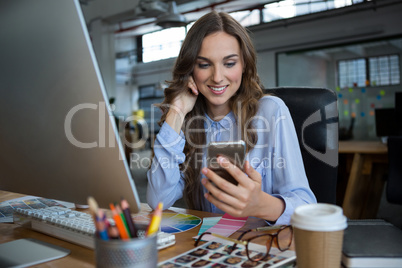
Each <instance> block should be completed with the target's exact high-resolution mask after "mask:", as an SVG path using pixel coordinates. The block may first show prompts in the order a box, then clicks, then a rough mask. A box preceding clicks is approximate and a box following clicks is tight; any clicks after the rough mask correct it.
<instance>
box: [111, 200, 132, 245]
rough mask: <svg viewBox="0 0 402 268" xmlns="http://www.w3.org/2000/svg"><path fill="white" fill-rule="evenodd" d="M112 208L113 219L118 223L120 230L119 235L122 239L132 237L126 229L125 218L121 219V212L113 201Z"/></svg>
mask: <svg viewBox="0 0 402 268" xmlns="http://www.w3.org/2000/svg"><path fill="white" fill-rule="evenodd" d="M109 206H110V210H111V211H112V216H113V220H114V222H115V224H116V227H117V229H118V230H119V235H120V238H121V239H130V236H129V235H128V233H127V231H126V227H125V226H124V223H123V220H122V219H121V216H120V214H118V213H117V212H116V208H115V206H114V205H113V204H112V203H111V204H110V205H109Z"/></svg>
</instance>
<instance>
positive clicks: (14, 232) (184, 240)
mask: <svg viewBox="0 0 402 268" xmlns="http://www.w3.org/2000/svg"><path fill="white" fill-rule="evenodd" d="M22 196H24V195H21V194H16V193H10V192H5V191H1V190H0V202H3V201H7V200H11V199H14V198H18V197H22ZM169 211H174V212H177V213H185V214H192V215H195V216H198V217H200V218H204V217H214V216H215V217H216V216H221V215H217V214H213V213H209V212H203V211H197V210H188V209H181V208H171V209H169ZM149 212H151V209H150V207H149V206H148V205H146V204H141V212H140V213H149ZM264 225H266V223H265V222H264V221H263V220H260V219H256V218H251V219H248V220H247V222H246V225H245V226H244V227H243V228H242V229H241V230H246V229H249V228H255V227H258V226H264ZM200 227H201V225H199V226H197V227H195V228H193V229H191V230H189V231H185V232H182V233H178V234H176V244H175V245H174V246H172V247H169V248H166V249H162V250H160V251H158V262H161V261H164V260H167V259H170V258H172V257H174V256H177V255H179V254H181V253H184V252H186V251H188V250H190V249H192V248H194V240H193V239H192V237H193V236H196V235H197V234H198V231H199V229H200ZM236 235H238V233H235V234H234V236H235V237H236ZM21 238H35V239H38V240H42V241H45V242H48V243H51V244H54V245H58V246H60V247H64V248H67V249H69V250H71V253H70V255H68V256H67V257H64V258H61V259H57V260H54V261H50V262H45V263H43V264H41V265H38V266H35V267H66V268H70V267H95V253H94V250H91V249H87V248H84V247H81V246H78V245H75V244H72V243H69V242H66V241H63V240H60V239H57V238H54V237H51V236H48V235H45V234H42V233H39V232H36V231H32V230H30V229H27V228H24V227H20V226H19V225H17V224H13V223H0V243H5V242H9V241H13V240H17V239H21Z"/></svg>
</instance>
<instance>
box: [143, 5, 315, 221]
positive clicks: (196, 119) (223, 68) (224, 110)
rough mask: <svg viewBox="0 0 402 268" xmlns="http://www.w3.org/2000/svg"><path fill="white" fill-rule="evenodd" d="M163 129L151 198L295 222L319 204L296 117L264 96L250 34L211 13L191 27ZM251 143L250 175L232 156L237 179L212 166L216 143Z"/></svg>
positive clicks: (150, 183)
mask: <svg viewBox="0 0 402 268" xmlns="http://www.w3.org/2000/svg"><path fill="white" fill-rule="evenodd" d="M160 107H161V109H162V112H163V115H162V118H161V122H160V123H161V129H160V132H159V133H158V135H157V136H156V139H155V144H154V158H153V162H152V166H151V169H150V170H149V171H148V189H147V200H148V203H149V205H150V206H151V207H153V208H155V207H156V206H157V203H158V202H159V201H162V202H164V205H165V208H167V207H170V206H172V205H173V204H174V202H175V201H176V200H178V199H180V198H181V197H184V200H185V201H186V203H187V205H188V207H189V208H192V209H198V210H205V211H211V212H217V213H222V212H226V213H229V214H231V215H233V216H238V217H240V216H255V217H259V218H262V219H265V220H266V221H268V222H271V223H276V224H288V223H289V221H290V216H291V214H292V213H293V210H294V209H295V207H297V206H299V205H301V204H305V203H314V202H316V199H315V197H314V194H313V193H312V192H311V190H310V188H309V185H308V181H307V178H306V175H305V171H304V166H303V161H302V157H301V153H300V150H299V144H298V140H297V136H296V132H295V129H294V125H293V121H292V119H291V117H290V114H289V111H288V109H287V107H286V106H285V104H284V103H283V102H282V101H281V100H280V99H279V98H277V97H274V96H264V97H263V92H262V86H261V84H260V79H259V77H258V74H257V67H256V54H255V51H254V47H253V44H252V42H251V39H250V37H249V36H248V33H247V31H246V30H245V28H243V27H242V26H241V25H240V24H239V23H238V22H237V21H236V20H234V19H233V18H232V17H231V16H229V15H228V14H225V13H217V12H211V13H208V14H206V15H204V16H203V17H202V18H200V19H199V20H197V21H196V22H195V24H194V25H193V26H192V27H191V29H190V30H189V32H188V34H187V36H186V38H185V40H184V42H183V45H182V48H181V50H180V53H179V56H178V58H177V60H176V63H175V66H174V69H173V79H172V81H171V82H169V87H168V88H166V89H165V99H164V101H163V103H162V104H161V105H160ZM237 140H244V141H245V142H246V151H247V156H246V160H248V161H246V162H245V164H244V169H243V170H244V172H243V171H242V170H241V169H239V168H237V167H235V166H233V165H232V164H231V163H230V162H229V161H228V160H227V159H225V158H222V157H220V158H218V160H219V161H220V164H221V166H223V167H224V168H226V169H227V171H228V172H229V173H230V174H231V175H232V176H233V177H234V178H235V179H236V180H237V181H238V185H234V184H231V183H229V182H227V181H225V180H224V179H222V178H221V177H219V176H218V175H216V174H215V173H214V172H213V171H211V170H210V169H208V168H207V167H206V146H207V144H208V143H209V142H211V141H237Z"/></svg>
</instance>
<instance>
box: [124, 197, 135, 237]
mask: <svg viewBox="0 0 402 268" xmlns="http://www.w3.org/2000/svg"><path fill="white" fill-rule="evenodd" d="M121 209H122V210H123V213H124V217H125V218H126V221H127V225H128V229H129V231H130V234H131V237H133V238H135V237H138V236H137V227H136V226H135V223H134V221H133V218H131V211H130V206H129V205H128V202H127V200H126V199H122V200H121Z"/></svg>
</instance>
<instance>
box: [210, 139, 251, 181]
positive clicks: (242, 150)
mask: <svg viewBox="0 0 402 268" xmlns="http://www.w3.org/2000/svg"><path fill="white" fill-rule="evenodd" d="M218 156H224V157H225V158H227V159H228V160H229V161H230V162H232V163H233V164H235V165H236V166H237V167H238V168H240V169H241V170H243V166H244V158H245V156H246V143H245V142H244V141H242V140H239V141H224V142H210V143H209V144H208V150H207V165H208V168H209V169H211V170H212V171H214V172H215V173H216V174H218V175H219V176H220V177H222V178H224V179H225V180H227V181H229V182H231V183H233V184H235V185H237V184H238V182H237V181H236V180H235V179H234V178H233V177H232V176H231V175H230V174H229V172H227V171H226V170H225V169H224V168H223V167H221V166H220V165H219V163H218V161H217V158H218Z"/></svg>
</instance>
